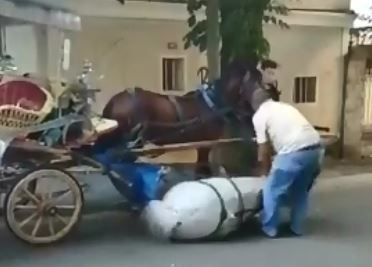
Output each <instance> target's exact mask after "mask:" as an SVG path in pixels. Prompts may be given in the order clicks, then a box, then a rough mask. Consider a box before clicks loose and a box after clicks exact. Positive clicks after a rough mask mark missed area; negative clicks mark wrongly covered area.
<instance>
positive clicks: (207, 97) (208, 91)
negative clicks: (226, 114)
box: [198, 86, 216, 110]
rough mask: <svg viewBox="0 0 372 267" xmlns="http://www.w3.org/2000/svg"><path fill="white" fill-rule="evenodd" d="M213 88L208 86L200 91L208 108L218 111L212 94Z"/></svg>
mask: <svg viewBox="0 0 372 267" xmlns="http://www.w3.org/2000/svg"><path fill="white" fill-rule="evenodd" d="M213 88H214V87H213V86H212V87H210V86H208V87H207V88H205V87H202V88H200V89H198V90H199V91H200V92H201V95H202V97H203V100H204V102H205V103H206V104H207V106H208V107H209V108H210V109H213V110H215V109H216V104H215V103H214V101H213V98H214V97H213V92H212V90H213Z"/></svg>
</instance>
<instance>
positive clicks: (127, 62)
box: [69, 17, 206, 110]
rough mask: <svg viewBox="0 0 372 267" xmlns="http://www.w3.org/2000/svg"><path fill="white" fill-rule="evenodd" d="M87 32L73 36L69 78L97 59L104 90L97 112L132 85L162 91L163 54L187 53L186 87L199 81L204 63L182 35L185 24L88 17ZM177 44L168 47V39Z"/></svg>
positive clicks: (188, 87)
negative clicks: (84, 63)
mask: <svg viewBox="0 0 372 267" xmlns="http://www.w3.org/2000/svg"><path fill="white" fill-rule="evenodd" d="M82 27H83V30H82V31H81V32H79V33H73V34H70V35H69V36H70V38H71V39H72V53H71V66H72V69H71V71H70V73H69V75H70V78H72V77H73V75H76V73H77V72H79V71H80V68H81V65H82V62H83V60H84V59H89V60H91V61H93V64H94V66H95V68H96V74H97V75H101V74H102V75H104V79H103V80H101V81H100V82H99V84H98V85H99V86H100V87H101V88H102V89H103V92H102V93H101V94H100V96H99V100H98V103H97V110H101V109H102V108H103V106H104V105H105V104H106V103H107V101H108V100H109V98H110V97H111V96H112V95H113V94H115V93H117V92H119V91H121V90H123V89H125V88H127V87H133V86H139V87H143V88H146V89H149V90H152V91H157V92H161V80H162V74H161V56H167V55H169V56H172V55H177V56H180V55H181V56H185V57H186V88H187V89H188V90H192V89H194V88H195V86H196V84H197V83H198V82H199V78H198V77H197V73H196V72H197V70H198V68H199V67H200V66H202V65H205V64H206V63H205V57H203V56H202V57H201V56H200V53H199V52H198V50H196V49H190V50H184V49H183V41H182V38H183V36H184V34H185V32H186V30H187V25H186V23H185V22H179V21H162V20H134V19H114V18H95V17H83V19H82ZM168 42H176V43H177V44H178V49H177V50H168V48H167V43H168Z"/></svg>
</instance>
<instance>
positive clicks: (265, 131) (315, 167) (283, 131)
mask: <svg viewBox="0 0 372 267" xmlns="http://www.w3.org/2000/svg"><path fill="white" fill-rule="evenodd" d="M251 105H252V108H253V110H254V111H255V114H254V116H253V125H254V129H255V132H256V139H257V143H258V161H259V163H260V166H261V167H262V168H261V174H262V175H265V176H267V181H266V184H265V186H264V189H263V212H262V230H263V232H264V233H265V234H266V235H267V236H269V237H276V236H277V234H278V224H279V208H280V204H281V201H282V200H283V198H284V197H287V198H288V200H289V204H290V208H291V223H290V229H289V230H290V231H291V232H292V233H293V234H296V235H301V234H302V231H303V229H302V224H303V221H304V218H305V216H306V212H307V208H308V194H309V188H310V187H311V185H312V183H313V181H314V179H315V178H316V176H317V175H318V174H319V172H320V162H321V156H322V155H323V148H322V146H321V139H320V136H319V134H318V132H317V131H316V130H315V129H314V128H313V127H312V125H311V124H310V123H309V122H308V121H307V120H306V119H305V117H304V116H303V115H302V114H301V113H300V112H299V111H298V110H297V109H295V108H294V107H292V106H290V105H289V104H285V103H282V102H276V101H273V100H272V99H270V97H269V95H268V93H267V91H266V90H264V89H261V88H259V89H256V90H255V91H254V92H253V94H252V98H251ZM271 147H273V149H274V152H275V153H276V156H275V158H274V161H273V162H272V164H271V155H272V154H271ZM271 165H272V166H271Z"/></svg>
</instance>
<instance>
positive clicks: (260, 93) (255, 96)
mask: <svg viewBox="0 0 372 267" xmlns="http://www.w3.org/2000/svg"><path fill="white" fill-rule="evenodd" d="M268 100H270V96H269V94H268V93H267V92H266V90H264V89H262V88H258V89H256V90H255V91H254V92H253V93H252V96H251V107H252V109H253V110H254V111H257V110H258V109H259V107H260V106H261V105H262V104H263V103H265V102H266V101H268Z"/></svg>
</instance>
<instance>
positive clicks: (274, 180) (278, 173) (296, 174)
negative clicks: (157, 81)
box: [262, 148, 324, 237]
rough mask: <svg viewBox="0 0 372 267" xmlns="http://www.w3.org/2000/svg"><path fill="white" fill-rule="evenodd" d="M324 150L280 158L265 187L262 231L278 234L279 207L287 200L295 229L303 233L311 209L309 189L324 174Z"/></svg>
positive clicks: (281, 156)
mask: <svg viewBox="0 0 372 267" xmlns="http://www.w3.org/2000/svg"><path fill="white" fill-rule="evenodd" d="M323 155H324V150H323V148H320V149H313V150H303V151H297V152H292V153H288V154H281V155H277V156H276V157H275V159H274V161H273V164H272V168H271V170H270V173H269V176H268V177H267V182H266V184H265V186H264V188H263V206H264V209H263V211H262V229H263V231H264V232H265V233H266V234H267V235H269V236H272V237H274V236H276V235H277V231H278V230H277V228H278V224H279V208H280V206H281V204H282V203H281V202H282V201H283V199H284V198H286V200H287V201H288V204H289V207H290V208H291V225H290V227H291V230H292V231H293V232H294V233H296V234H298V235H300V234H302V230H303V229H302V224H303V221H304V219H305V217H306V214H307V210H308V197H309V188H310V187H311V185H312V183H313V182H314V180H315V178H316V177H317V176H318V175H319V173H320V168H321V162H322V160H323Z"/></svg>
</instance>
